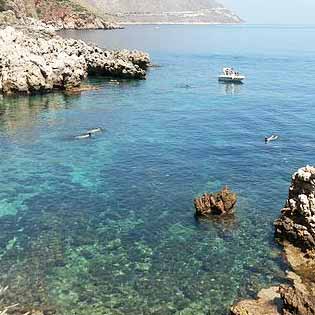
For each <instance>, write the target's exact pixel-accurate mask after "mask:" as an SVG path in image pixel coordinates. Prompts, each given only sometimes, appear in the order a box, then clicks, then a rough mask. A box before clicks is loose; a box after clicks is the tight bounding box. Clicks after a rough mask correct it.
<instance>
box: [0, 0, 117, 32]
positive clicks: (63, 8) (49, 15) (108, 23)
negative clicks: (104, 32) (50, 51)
mask: <svg viewBox="0 0 315 315" xmlns="http://www.w3.org/2000/svg"><path fill="white" fill-rule="evenodd" d="M6 10H12V11H13V12H14V13H15V14H16V16H17V17H18V18H25V17H32V18H36V19H40V20H42V21H43V22H45V23H47V24H50V25H53V26H55V27H57V28H65V29H94V28H106V29H108V28H115V25H114V24H113V23H112V22H113V18H112V17H111V16H107V15H106V14H105V13H104V14H102V15H98V14H97V13H96V10H95V11H94V10H93V7H90V6H88V5H86V4H85V5H82V4H81V3H80V1H76V0H9V1H6V0H0V11H6Z"/></svg>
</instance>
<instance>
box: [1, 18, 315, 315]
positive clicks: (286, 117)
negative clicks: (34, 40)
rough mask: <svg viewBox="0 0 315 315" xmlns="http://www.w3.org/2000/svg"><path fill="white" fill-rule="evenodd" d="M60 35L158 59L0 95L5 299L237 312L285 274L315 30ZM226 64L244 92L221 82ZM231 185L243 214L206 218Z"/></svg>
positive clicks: (157, 311)
mask: <svg viewBox="0 0 315 315" xmlns="http://www.w3.org/2000/svg"><path fill="white" fill-rule="evenodd" d="M61 35H62V36H65V37H72V38H77V39H83V40H85V41H87V42H90V43H95V44H97V45H98V46H101V47H103V48H108V49H123V48H126V49H131V50H132V49H139V50H143V51H146V52H148V53H149V54H150V56H151V61H152V65H153V66H152V67H151V68H150V69H149V70H148V73H147V79H146V80H140V81H134V80H120V79H112V78H102V77H90V78H89V79H88V80H87V82H85V84H88V85H92V86H93V87H95V89H93V90H89V91H83V92H81V93H69V92H54V93H49V94H42V95H34V96H18V97H1V99H0V150H1V151H0V152H1V163H0V174H1V176H0V284H1V285H2V286H3V287H8V288H7V291H6V292H5V294H4V297H3V300H2V302H1V305H10V304H15V303H18V304H19V306H18V307H20V312H21V314H22V310H29V309H33V310H36V311H43V312H44V314H49V315H50V314H57V315H87V314H90V315H171V314H174V315H226V314H228V310H229V307H230V305H231V304H232V303H233V302H234V301H238V300H240V299H243V298H253V297H255V295H256V293H257V292H258V291H259V290H260V289H262V288H266V287H269V286H271V285H277V284H279V283H282V282H283V281H285V272H286V270H287V269H288V266H286V264H285V262H284V260H283V258H282V254H281V247H280V246H278V245H277V244H276V243H275V241H274V236H273V232H274V227H273V222H274V220H275V219H276V218H277V217H278V216H279V214H280V210H281V208H282V207H283V206H284V204H285V201H286V198H287V194H288V190H289V186H290V181H291V176H292V174H293V173H294V172H295V171H296V170H297V169H298V168H300V167H303V166H305V165H308V164H314V162H315V161H314V152H315V151H314V148H315V129H314V128H315V127H314V126H315V97H314V96H315V90H314V73H315V59H314V55H315V42H314V40H313V39H314V35H315V26H314V27H312V26H291V25H278V26H275V25H247V24H243V25H226V26H223V25H142V26H140V25H139V26H136V25H132V26H128V27H126V28H125V29H122V30H114V31H103V30H96V31H67V32H63V33H61ZM227 66H230V67H234V68H235V69H237V70H238V71H240V72H241V73H242V74H244V75H245V76H246V80H245V82H244V84H242V85H233V84H223V83H219V82H218V79H217V78H218V74H219V73H220V71H221V69H222V68H223V67H227ZM95 127H101V128H103V131H102V132H99V133H95V134H93V136H92V138H87V139H80V140H78V139H76V138H75V136H76V135H79V134H82V133H84V132H86V131H87V130H88V129H90V128H95ZM271 134H276V135H278V136H279V138H278V140H277V141H274V142H270V143H268V144H265V142H264V137H265V136H270V135H271ZM225 185H228V186H229V187H230V189H231V190H233V191H235V192H236V193H237V195H238V203H237V207H236V210H235V214H234V216H229V217H225V218H210V219H202V218H197V217H195V210H194V204H193V200H194V198H195V197H197V196H200V195H202V194H203V193H204V192H215V191H218V190H220V189H221V188H222V187H224V186H225ZM18 307H17V308H18Z"/></svg>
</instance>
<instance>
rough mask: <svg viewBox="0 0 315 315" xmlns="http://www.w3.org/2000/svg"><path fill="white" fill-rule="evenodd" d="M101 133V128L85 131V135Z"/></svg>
mask: <svg viewBox="0 0 315 315" xmlns="http://www.w3.org/2000/svg"><path fill="white" fill-rule="evenodd" d="M102 131H103V129H102V128H101V127H98V128H92V129H89V130H88V131H87V133H91V134H92V133H96V132H102Z"/></svg>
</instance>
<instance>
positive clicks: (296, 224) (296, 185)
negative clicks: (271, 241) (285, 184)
mask: <svg viewBox="0 0 315 315" xmlns="http://www.w3.org/2000/svg"><path fill="white" fill-rule="evenodd" d="M275 233H276V237H277V238H279V239H280V240H288V241H290V242H291V243H292V244H294V245H296V246H298V247H300V248H301V249H302V250H308V249H313V250H314V249H315V168H314V167H310V166H307V167H305V168H301V169H299V170H298V171H297V172H296V173H295V174H294V175H293V177H292V184H291V187H290V190H289V197H288V199H287V201H286V204H285V207H284V208H283V209H282V210H281V217H280V218H279V219H278V220H276V222H275Z"/></svg>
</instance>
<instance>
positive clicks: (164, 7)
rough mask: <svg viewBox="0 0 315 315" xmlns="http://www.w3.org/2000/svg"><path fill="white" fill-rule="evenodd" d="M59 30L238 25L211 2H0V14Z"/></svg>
mask: <svg viewBox="0 0 315 315" xmlns="http://www.w3.org/2000/svg"><path fill="white" fill-rule="evenodd" d="M4 10H12V11H14V12H15V14H16V16H17V17H19V18H23V17H33V18H38V19H40V20H42V21H44V22H46V23H48V24H52V25H54V26H56V27H59V28H76V29H81V28H114V27H116V25H115V24H113V23H112V22H120V23H240V22H242V20H241V19H240V18H239V17H238V16H237V15H236V14H235V13H233V12H231V11H230V10H228V9H226V8H225V7H224V6H223V5H221V4H220V3H218V2H217V1H215V0H0V11H4Z"/></svg>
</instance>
